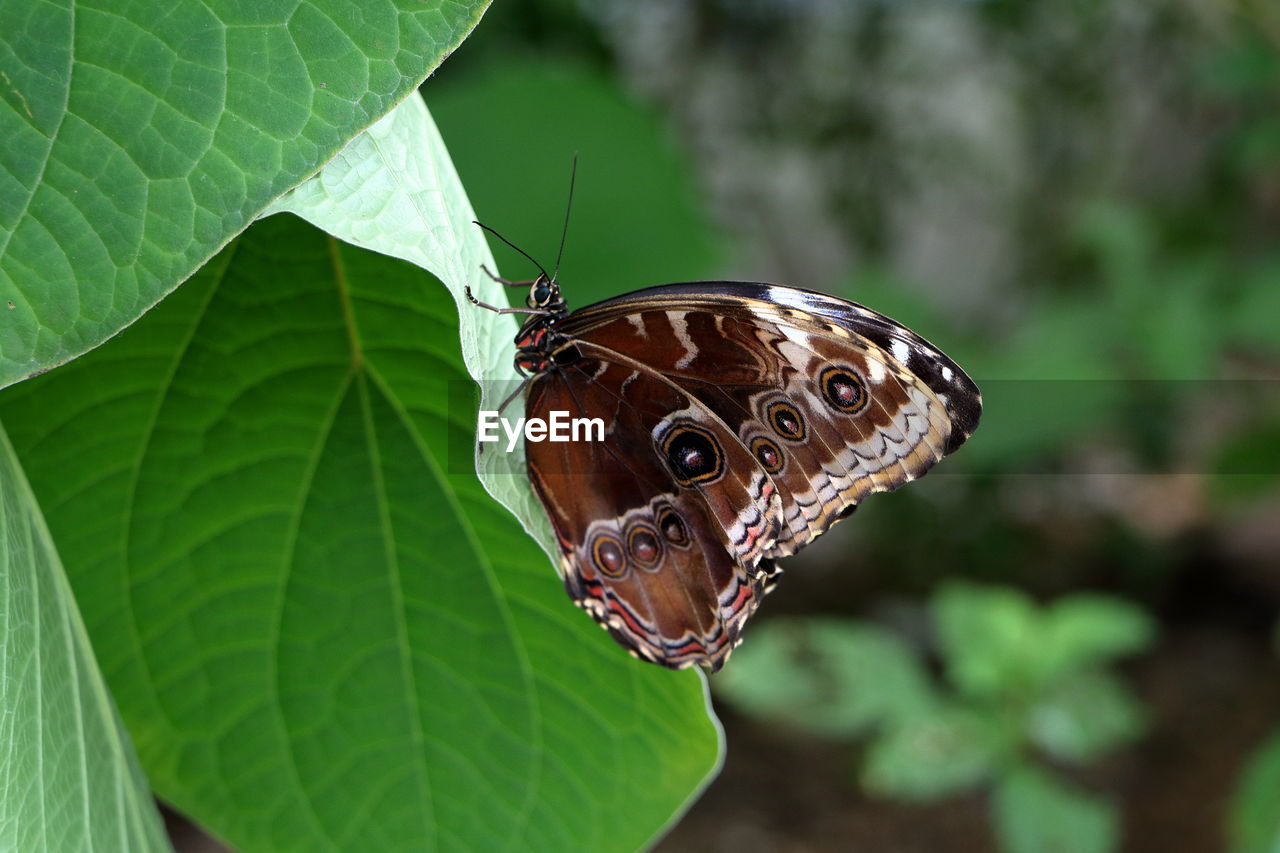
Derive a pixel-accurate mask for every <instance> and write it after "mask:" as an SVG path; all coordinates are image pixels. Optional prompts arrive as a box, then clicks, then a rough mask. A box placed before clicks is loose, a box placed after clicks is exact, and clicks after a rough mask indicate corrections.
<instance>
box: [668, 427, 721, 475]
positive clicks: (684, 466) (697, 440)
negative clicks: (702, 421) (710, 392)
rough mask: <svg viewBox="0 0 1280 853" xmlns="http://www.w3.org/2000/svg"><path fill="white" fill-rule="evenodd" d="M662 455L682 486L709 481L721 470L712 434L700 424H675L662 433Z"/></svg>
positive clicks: (719, 457)
mask: <svg viewBox="0 0 1280 853" xmlns="http://www.w3.org/2000/svg"><path fill="white" fill-rule="evenodd" d="M661 450H662V456H663V458H665V459H666V460H667V466H668V467H669V468H670V469H671V473H672V474H673V475H674V476H675V478H676V482H677V483H679V484H680V485H682V486H692V485H695V484H705V483H711V482H714V481H716V480H718V479H719V478H720V475H721V474H723V473H724V455H723V454H722V453H721V452H720V445H719V444H718V443H717V442H716V439H715V436H713V435H712V434H711V433H710V432H708V431H707V430H705V429H703V428H702V427H700V426H694V425H693V424H677V425H676V426H674V427H672V428H671V429H670V430H668V431H667V433H666V435H664V436H663V437H662V444H661Z"/></svg>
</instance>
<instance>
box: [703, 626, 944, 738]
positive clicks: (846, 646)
mask: <svg viewBox="0 0 1280 853" xmlns="http://www.w3.org/2000/svg"><path fill="white" fill-rule="evenodd" d="M713 687H714V688H715V690H716V692H717V693H718V694H721V695H723V696H724V697H725V698H727V699H728V700H729V701H731V702H732V703H733V704H734V705H736V706H738V708H739V709H740V710H742V711H744V712H745V713H748V714H752V715H754V716H757V717H764V718H769V719H774V720H779V721H785V724H786V725H791V726H796V727H799V728H803V729H811V730H814V731H818V732H822V733H825V734H834V735H845V736H848V735H855V734H858V733H860V732H862V731H864V730H866V729H867V728H868V727H870V726H873V725H876V724H878V723H882V722H884V723H890V724H892V723H895V722H898V721H900V720H904V719H907V718H909V717H912V716H914V715H916V714H919V713H922V712H924V711H925V710H926V709H927V708H928V707H929V706H930V705H931V704H932V702H933V701H934V700H933V695H932V690H931V688H930V685H929V680H928V676H927V674H926V673H925V671H924V668H923V666H922V665H921V663H920V660H919V659H918V658H917V656H916V655H915V654H914V653H913V652H912V650H911V649H910V648H908V647H907V646H906V645H905V644H903V642H902V641H901V640H900V639H898V638H897V637H896V636H894V635H893V634H891V633H889V632H888V631H884V630H882V629H880V628H877V627H874V626H871V625H860V624H857V623H855V622H850V621H836V620H827V619H804V620H799V619H796V620H780V619H775V620H773V621H771V622H767V623H765V624H764V625H761V626H759V627H758V628H756V629H755V630H754V631H753V632H752V634H751V636H750V638H749V639H747V641H746V642H744V643H743V646H742V648H741V649H739V650H738V651H737V652H735V653H734V657H733V666H731V667H726V668H725V669H724V670H723V671H722V672H720V673H719V674H718V675H717V676H716V677H715V679H714V680H713Z"/></svg>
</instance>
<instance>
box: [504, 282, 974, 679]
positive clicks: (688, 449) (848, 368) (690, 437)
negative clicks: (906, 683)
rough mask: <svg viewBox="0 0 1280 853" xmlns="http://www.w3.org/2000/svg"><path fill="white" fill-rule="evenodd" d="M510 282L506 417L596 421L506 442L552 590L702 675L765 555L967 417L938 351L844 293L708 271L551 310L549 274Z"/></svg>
mask: <svg viewBox="0 0 1280 853" xmlns="http://www.w3.org/2000/svg"><path fill="white" fill-rule="evenodd" d="M528 284H529V286H530V293H529V298H528V300H527V304H528V308H527V309H516V310H523V311H525V312H527V313H529V314H530V315H531V316H530V317H529V318H528V320H527V321H526V322H525V324H524V325H523V326H522V327H521V329H520V332H519V333H518V335H517V337H516V347H517V355H516V367H517V370H519V371H520V372H521V373H523V374H525V375H527V376H528V377H529V378H528V380H527V382H528V393H527V396H526V401H525V414H526V417H529V418H534V417H542V418H545V417H546V416H547V415H548V414H549V413H551V412H553V411H566V412H568V413H569V416H570V417H575V418H577V417H586V418H599V419H601V420H602V421H603V422H604V424H605V429H604V440H603V441H598V442H589V441H578V442H569V443H550V442H536V443H535V442H529V443H527V445H526V448H525V449H526V455H527V458H528V469H529V476H530V480H531V482H532V484H533V487H534V490H535V492H536V493H537V495H538V497H539V499H540V501H541V502H542V504H543V506H544V507H545V509H546V510H547V514H548V516H549V517H550V519H551V523H552V526H553V528H554V530H555V533H556V538H557V541H558V543H559V546H560V551H561V565H560V568H561V573H562V576H563V579H564V583H565V587H566V590H567V591H568V593H569V595H570V596H571V597H572V598H573V600H574V601H575V602H576V603H577V604H578V605H579V606H580V607H582V608H583V609H585V610H587V611H588V612H589V613H590V614H591V615H592V616H593V617H594V618H595V619H596V620H597V621H598V622H599V623H600V624H601V625H602V626H604V627H605V628H606V629H607V630H608V631H609V632H610V633H611V634H612V635H613V636H614V638H615V639H617V640H618V642H619V643H621V644H622V645H623V646H624V647H626V648H627V649H628V650H629V651H631V652H632V653H633V654H634V655H636V656H637V657H640V658H642V659H645V660H649V661H652V662H654V663H658V664H661V665H663V666H668V667H672V668H683V667H686V666H690V665H694V664H698V665H702V666H705V667H707V668H709V669H712V670H714V669H718V668H719V667H720V666H721V665H722V664H723V663H724V661H725V660H726V659H727V657H728V655H729V653H730V652H731V651H732V649H733V648H734V646H735V645H736V644H737V643H738V642H739V640H740V637H741V632H742V627H743V625H744V623H745V622H746V621H747V619H748V618H749V617H750V615H751V614H752V613H753V612H754V611H755V609H756V608H757V607H758V606H759V603H760V600H761V598H762V597H763V596H764V594H765V593H766V592H767V591H768V590H769V588H770V587H771V585H772V583H773V580H774V578H775V575H776V572H777V570H776V568H775V565H774V561H775V560H776V559H778V558H780V557H785V556H788V555H790V554H794V553H795V552H796V551H798V550H800V549H801V548H803V547H804V546H805V545H806V544H808V543H809V542H810V541H812V540H813V539H814V538H815V537H817V536H819V535H820V534H821V533H823V532H824V531H825V530H827V529H828V528H829V527H830V526H831V525H832V524H833V523H835V522H836V521H837V520H839V519H840V518H843V517H845V516H846V515H848V514H849V513H850V512H851V511H852V510H853V508H854V507H856V506H857V504H858V502H859V501H860V500H862V498H864V497H865V496H866V495H867V494H869V493H871V492H875V491H885V490H889V489H893V488H896V487H897V486H899V485H901V484H903V483H905V482H907V481H909V480H912V479H914V478H916V477H918V476H920V475H921V474H923V473H924V472H925V471H926V470H928V468H929V467H931V466H932V465H933V464H934V463H936V462H937V461H938V460H939V459H941V458H942V457H943V456H944V455H946V454H947V453H950V452H951V451H953V450H955V449H956V448H957V447H959V445H960V444H961V443H963V441H964V440H965V439H966V438H967V437H968V436H969V435H970V434H971V433H972V432H973V430H974V429H975V428H976V426H977V423H978V418H979V415H980V412H981V396H980V395H979V393H978V389H977V387H976V386H975V385H974V383H973V382H972V381H971V380H970V379H969V377H968V376H966V375H965V373H964V372H963V371H962V370H961V369H960V368H959V367H958V366H957V365H956V364H955V363H954V362H952V361H951V360H950V359H948V358H947V357H946V356H945V355H943V354H942V353H941V352H940V351H939V350H937V349H936V348H935V347H933V346H932V345H931V344H929V343H928V342H927V341H925V340H924V339H923V338H921V337H920V336H918V335H916V334H915V333H914V332H911V331H910V330H908V329H906V328H905V327H903V326H901V325H899V324H898V323H896V322H894V321H892V320H890V319H889V318H887V317H884V316H883V315H881V314H878V313H876V312H874V311H871V310H870V309H867V308H864V307H863V306H860V305H857V304H855V303H852V302H847V301H845V300H842V299H837V298H835V297H831V296H825V295H823V294H818V293H813V292H810V291H805V290H799V289H796V288H790V287H783V286H780V285H772V284H763V283H757V282H724V281H719V282H691V283H683V284H670V285H662V286H659V287H652V288H647V289H645V290H640V291H637V292H635V293H631V294H627V295H625V296H621V297H617V298H614V299H610V300H606V301H604V302H600V303H596V304H595V305H591V306H587V307H585V308H581V309H578V310H576V311H572V312H570V311H569V310H568V308H567V306H566V304H565V302H564V300H563V299H562V298H561V296H560V291H559V285H558V284H557V283H556V282H555V281H554V279H552V278H550V277H548V276H546V275H545V274H543V275H542V276H539V278H538V279H536V280H535V281H533V282H529V283H528Z"/></svg>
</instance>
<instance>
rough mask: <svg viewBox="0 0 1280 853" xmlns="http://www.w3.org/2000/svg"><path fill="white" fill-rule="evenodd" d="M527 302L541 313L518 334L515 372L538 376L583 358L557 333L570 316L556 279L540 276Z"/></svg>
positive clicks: (534, 282) (530, 318) (530, 288)
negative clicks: (558, 325)
mask: <svg viewBox="0 0 1280 853" xmlns="http://www.w3.org/2000/svg"><path fill="white" fill-rule="evenodd" d="M525 303H526V304H527V305H528V306H529V308H531V309H534V310H536V311H538V313H536V314H533V315H531V316H530V317H529V319H528V320H526V321H525V323H524V325H523V326H521V327H520V331H519V332H518V333H517V334H516V357H515V365H516V370H517V371H519V372H520V373H522V374H532V375H534V376H537V375H539V374H542V373H547V372H549V371H552V370H555V369H557V368H559V367H565V366H567V365H570V364H572V363H574V362H575V361H577V360H578V359H579V358H580V355H579V353H578V351H577V349H576V348H575V347H574V346H573V344H572V341H570V340H569V338H567V337H566V336H565V335H562V334H560V333H559V332H557V331H556V326H557V324H558V323H559V322H560V321H561V320H563V319H564V318H565V317H567V316H568V314H569V306H568V305H567V304H566V303H565V301H564V298H563V297H562V296H561V295H560V285H559V284H558V283H557V282H556V280H555V279H553V278H548V277H547V276H546V275H545V274H543V275H540V276H538V277H537V278H536V279H534V280H533V281H532V282H531V283H530V286H529V297H528V298H527V299H526V300H525Z"/></svg>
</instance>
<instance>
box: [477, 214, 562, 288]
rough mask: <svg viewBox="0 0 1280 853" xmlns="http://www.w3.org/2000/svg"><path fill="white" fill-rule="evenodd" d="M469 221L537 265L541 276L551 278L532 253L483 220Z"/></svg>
mask: <svg viewBox="0 0 1280 853" xmlns="http://www.w3.org/2000/svg"><path fill="white" fill-rule="evenodd" d="M471 222H472V224H473V225H479V226H480V227H481V228H483V229H484V230H486V231H488V232H489V233H490V234H492V235H493V236H495V237H497V238H498V239H499V240H501V241H502V242H504V243H506V244H507V245H508V246H510V247H511V248H513V249H515V250H516V251H517V252H519V253H520V254H522V255H524V256H525V257H526V258H527V259H528V260H529V263H531V264H533V265H534V266H535V267H537V268H538V272H540V273H542V274H543V276H545V277H546V278H548V279H551V278H552V277H551V276H548V275H547V271H546V270H544V269H543V268H542V264H540V263H538V262H537V261H535V260H534V259H533V255H530V254H529V253H528V252H526V251H525V250H524V249H521V248H520V247H519V246H517V245H516V244H515V243H512V242H511V241H510V240H508V239H507V238H506V237H503V236H502V235H501V234H499V233H498V232H497V231H494V230H493V229H492V228H490V227H489V226H488V225H485V224H484V223H483V222H479V221H477V220H474V219H473V220H471Z"/></svg>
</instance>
